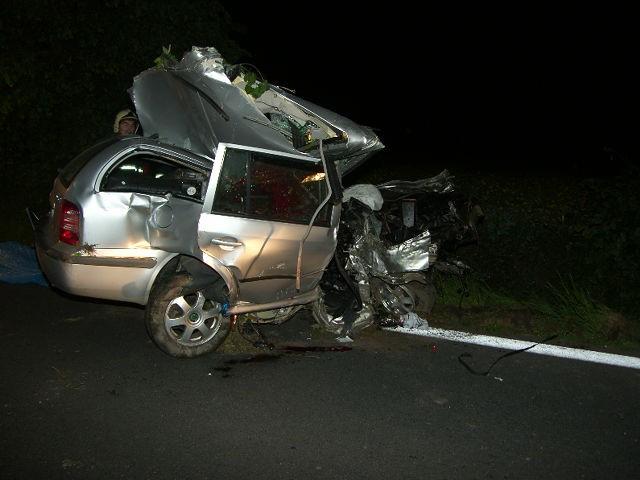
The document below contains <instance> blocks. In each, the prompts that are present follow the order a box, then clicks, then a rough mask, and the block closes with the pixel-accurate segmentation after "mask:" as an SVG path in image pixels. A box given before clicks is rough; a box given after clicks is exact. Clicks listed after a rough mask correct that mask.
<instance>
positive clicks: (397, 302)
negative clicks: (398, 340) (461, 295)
mask: <svg viewBox="0 0 640 480" xmlns="http://www.w3.org/2000/svg"><path fill="white" fill-rule="evenodd" d="M452 179H453V177H452V176H451V175H450V174H449V173H448V172H447V171H446V170H445V171H443V172H441V173H440V174H439V175H436V176H435V177H431V178H426V179H422V180H417V181H413V182H407V181H392V182H386V183H384V184H381V185H378V186H377V187H375V186H373V185H354V186H353V187H350V188H349V189H347V190H345V196H344V201H345V204H344V205H343V207H344V208H343V213H342V219H341V226H340V230H339V233H338V246H337V248H336V254H335V256H334V261H333V262H332V264H331V265H330V268H329V270H328V272H327V274H326V275H325V277H324V278H323V281H322V282H321V286H322V289H323V293H324V297H323V298H321V299H319V300H318V301H317V302H316V303H315V305H314V309H313V313H314V316H315V318H316V320H317V321H318V322H319V323H320V324H322V325H324V326H325V328H327V329H328V330H330V331H333V332H336V333H338V332H341V333H344V334H349V333H351V332H353V331H357V330H360V329H362V328H366V327H367V326H369V325H371V324H372V323H374V322H375V321H378V322H379V323H383V324H386V325H389V324H393V325H406V326H408V327H409V328H415V327H420V326H424V325H428V323H427V321H426V320H424V319H420V318H419V317H417V315H416V312H417V311H420V312H424V313H429V312H430V310H431V308H432V307H433V303H434V301H435V287H434V285H433V281H432V275H431V271H432V270H433V269H438V270H441V271H446V272H448V273H453V274H458V275H461V274H463V273H464V271H465V270H466V269H467V268H468V267H467V266H466V265H464V263H462V262H460V261H459V260H457V259H455V258H452V257H450V253H451V252H453V251H455V249H456V248H457V247H459V246H460V245H462V244H464V243H466V242H469V241H474V240H475V238H476V230H475V223H476V222H477V220H478V217H480V216H481V215H482V211H481V210H479V207H478V206H476V205H474V204H472V203H470V202H468V201H466V200H465V199H464V198H463V197H462V196H460V195H457V194H456V193H455V192H454V187H453V183H452ZM407 205H410V207H411V208H407V207H406V206H407ZM461 209H464V210H465V212H466V214H465V215H463V216H461V214H460V213H459V212H460V210H461Z"/></svg>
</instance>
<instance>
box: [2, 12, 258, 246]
mask: <svg viewBox="0 0 640 480" xmlns="http://www.w3.org/2000/svg"><path fill="white" fill-rule="evenodd" d="M2 6H3V15H2V18H0V31H1V32H2V34H1V38H2V41H1V42H0V58H2V75H0V130H1V131H2V134H1V135H0V152H1V158H0V178H2V179H3V185H2V194H3V200H4V201H3V202H2V204H1V205H0V215H2V220H3V221H2V224H1V225H2V226H1V227H0V241H2V240H11V239H13V240H22V241H25V242H30V241H31V232H30V227H29V225H28V222H27V221H26V218H27V217H26V215H25V213H24V208H25V207H27V206H29V207H31V208H34V209H35V210H36V211H45V210H46V209H47V196H48V194H49V191H50V190H51V185H52V183H53V179H54V178H55V176H56V174H57V171H58V169H59V168H62V167H63V166H64V165H66V164H67V163H68V162H69V160H71V159H72V158H73V157H75V156H76V155H77V154H78V153H80V152H81V151H83V150H84V149H86V148H87V147H89V146H91V145H92V144H94V143H96V141H98V140H99V139H101V138H104V137H107V136H109V135H112V134H113V130H112V128H113V120H114V116H115V114H116V113H117V112H118V111H119V110H122V109H124V108H127V107H128V103H129V96H128V94H127V89H128V88H130V87H131V85H132V82H133V77H134V76H135V75H137V74H138V73H140V72H142V71H143V70H145V69H147V68H150V67H153V66H154V59H156V60H157V62H156V63H159V64H161V65H166V64H167V63H170V62H171V61H172V56H173V54H174V53H175V54H176V55H178V56H181V55H182V52H185V51H188V50H190V49H191V47H192V46H193V45H196V46H215V47H216V48H217V49H218V51H220V53H221V54H222V55H223V56H224V58H225V59H227V60H228V61H229V62H233V63H236V62H238V61H240V60H241V59H243V58H246V57H247V55H248V53H247V52H246V51H245V50H243V49H242V48H241V47H240V46H239V45H238V43H237V42H236V41H235V40H234V38H235V37H236V36H237V34H238V33H239V32H241V31H242V28H243V27H242V26H241V25H238V24H236V23H233V22H232V20H231V17H230V16H229V14H228V12H227V11H226V10H225V8H224V7H223V6H222V4H221V3H220V2H218V1H215V0H193V1H191V2H182V1H179V0H167V1H162V2H148V1H144V0H107V1H104V2H81V1H76V0H69V1H66V2H57V1H54V0H30V1H28V2H23V1H17V0H7V1H5V2H3V5H2ZM54 11H55V15H52V14H51V12H54ZM162 45H171V47H170V48H165V49H164V50H163V51H162V53H161V55H160V56H158V53H159V49H160V47H161V46H162Z"/></svg>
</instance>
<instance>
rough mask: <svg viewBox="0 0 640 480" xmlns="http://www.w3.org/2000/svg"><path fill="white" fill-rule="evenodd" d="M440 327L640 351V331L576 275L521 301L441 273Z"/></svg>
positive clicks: (471, 279) (435, 319)
mask: <svg viewBox="0 0 640 480" xmlns="http://www.w3.org/2000/svg"><path fill="white" fill-rule="evenodd" d="M434 282H435V285H436V289H437V292H438V298H437V301H436V306H435V308H434V310H433V312H432V314H431V317H430V323H431V324H432V325H433V326H435V327H442V328H450V329H459V330H465V331H469V332H472V333H480V334H487V335H498V336H515V337H522V338H524V339H531V340H536V339H540V338H544V337H548V336H551V335H553V334H558V335H559V338H558V340H557V343H560V344H563V345H567V346H574V347H584V348H595V349H604V350H610V349H613V350H619V351H631V350H632V351H635V352H640V328H639V327H638V324H637V322H630V321H629V320H628V319H627V318H625V317H624V316H623V315H622V314H620V313H618V312H615V311H613V310H611V309H610V308H608V307H606V306H605V305H602V304H600V303H597V302H595V301H593V300H592V297H591V295H590V294H589V292H588V291H587V290H585V289H583V288H581V287H580V286H578V285H577V284H576V282H575V281H574V280H573V278H572V277H570V276H569V277H561V276H560V275H558V279H557V281H556V282H554V283H548V284H547V286H546V289H545V290H544V292H542V294H538V295H536V296H532V297H530V298H524V299H516V298H513V297H511V296H509V295H506V294H504V293H502V292H499V291H496V290H495V289H493V288H491V287H490V286H489V285H488V284H487V283H486V282H484V281H483V280H481V279H479V278H477V277H475V276H468V277H467V278H465V279H461V278H457V277H451V276H445V275H436V276H435V278H434Z"/></svg>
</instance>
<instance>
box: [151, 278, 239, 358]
mask: <svg viewBox="0 0 640 480" xmlns="http://www.w3.org/2000/svg"><path fill="white" fill-rule="evenodd" d="M190 282H191V276H190V275H188V274H184V273H178V274H175V275H169V276H165V277H161V278H159V279H158V280H157V282H156V284H155V285H154V286H153V288H152V290H151V294H150V295H149V302H148V304H147V308H146V311H145V323H146V326H147V331H148V332H149V336H150V337H151V338H152V339H153V341H154V342H155V344H156V345H157V346H158V347H159V348H160V349H161V350H162V351H164V352H165V353H168V354H169V355H171V356H173V357H178V358H191V357H197V356H200V355H204V354H207V353H210V352H213V351H214V350H215V349H216V348H218V347H219V346H220V345H222V343H223V342H224V340H225V338H226V337H227V335H228V334H229V331H230V330H231V319H230V318H229V317H227V316H225V315H223V314H222V313H220V304H218V303H216V302H215V301H212V300H207V299H205V298H204V295H203V294H202V292H199V291H198V292H196V293H186V294H185V287H186V286H187V285H189V283H190Z"/></svg>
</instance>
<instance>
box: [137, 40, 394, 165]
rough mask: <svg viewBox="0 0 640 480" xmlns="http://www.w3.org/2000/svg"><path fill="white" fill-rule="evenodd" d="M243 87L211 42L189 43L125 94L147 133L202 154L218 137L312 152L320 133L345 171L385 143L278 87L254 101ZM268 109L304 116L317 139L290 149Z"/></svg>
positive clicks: (314, 153) (298, 117) (316, 153)
mask: <svg viewBox="0 0 640 480" xmlns="http://www.w3.org/2000/svg"><path fill="white" fill-rule="evenodd" d="M245 85H246V84H245V83H244V80H243V78H242V77H238V78H236V79H234V81H233V82H231V81H230V79H229V78H228V77H227V76H226V74H225V71H224V67H223V60H222V57H221V56H220V54H219V53H218V52H217V50H216V49H215V48H212V47H207V48H200V47H193V49H192V50H191V51H190V52H187V53H186V54H185V55H184V57H183V58H182V60H181V61H180V62H179V63H178V64H177V65H175V66H174V67H172V68H171V69H169V70H160V69H149V70H146V71H144V72H142V73H141V74H139V75H138V76H137V77H135V79H134V83H133V87H132V88H131V89H130V94H131V98H132V100H133V102H134V104H135V106H136V111H137V114H138V117H139V119H140V124H141V126H142V129H143V131H144V135H145V136H147V137H157V138H158V139H159V140H160V141H162V142H163V143H168V144H171V145H176V146H179V147H181V148H185V149H187V150H191V151H193V152H195V153H198V154H202V155H206V156H213V155H215V152H216V150H217V148H218V144H219V143H229V144H240V145H245V146H250V147H256V148H264V149H268V150H273V151H277V152H280V153H287V154H298V155H299V154H304V155H309V156H313V157H315V158H318V157H319V155H320V153H319V151H318V140H321V139H322V140H324V141H325V155H326V158H327V159H330V160H333V161H336V162H337V165H338V168H339V171H340V172H341V173H342V174H343V175H344V174H345V173H347V172H349V171H351V170H352V169H353V168H355V167H356V166H358V165H360V164H361V163H362V162H364V161H365V160H366V159H367V158H368V157H369V156H370V155H371V154H373V153H375V152H376V151H378V150H380V149H382V148H384V145H383V144H382V142H381V141H380V139H379V138H378V137H377V135H376V134H375V133H374V132H373V131H372V130H371V129H370V128H367V127H363V126H360V125H358V124H356V123H355V122H353V121H351V120H349V119H348V118H345V117H343V116H341V115H338V114H337V113H335V112H332V111H330V110H328V109H325V108H323V107H320V106H318V105H315V104H313V103H311V102H308V101H306V100H303V99H301V98H299V97H296V96H295V95H293V94H291V93H289V92H287V91H285V90H284V89H282V88H279V87H276V86H271V87H270V89H269V90H267V91H266V92H265V93H264V94H263V95H261V96H260V97H259V98H257V99H255V98H253V97H252V96H250V95H248V94H247V93H246V92H245V90H244V87H245ZM158 98H161V99H162V101H161V102H159V101H158ZM274 113H277V114H279V115H283V116H284V117H286V118H289V119H291V120H294V121H296V122H298V123H299V124H304V123H307V122H309V124H310V125H312V126H313V128H312V129H311V136H312V138H313V140H315V141H314V142H311V143H309V144H308V145H304V146H302V147H300V149H296V148H294V145H293V143H292V141H291V139H289V138H287V136H286V132H284V131H282V130H281V129H280V128H278V126H277V125H275V124H274V123H272V122H271V120H270V119H269V118H268V117H267V115H269V114H274Z"/></svg>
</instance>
